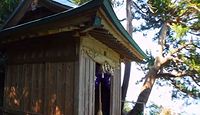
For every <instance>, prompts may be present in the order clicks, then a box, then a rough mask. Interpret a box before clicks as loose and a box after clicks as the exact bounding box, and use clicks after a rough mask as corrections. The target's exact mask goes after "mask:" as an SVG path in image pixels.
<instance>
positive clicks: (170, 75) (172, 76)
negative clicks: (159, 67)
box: [157, 71, 191, 78]
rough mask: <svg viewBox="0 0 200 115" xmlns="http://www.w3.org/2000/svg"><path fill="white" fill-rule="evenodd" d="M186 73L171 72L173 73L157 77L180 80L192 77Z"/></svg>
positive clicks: (160, 74) (161, 74)
mask: <svg viewBox="0 0 200 115" xmlns="http://www.w3.org/2000/svg"><path fill="white" fill-rule="evenodd" d="M190 75H191V74H189V73H188V72H186V71H182V72H171V73H159V74H158V75H157V76H158V77H162V78H178V77H179V78H180V77H185V76H190Z"/></svg>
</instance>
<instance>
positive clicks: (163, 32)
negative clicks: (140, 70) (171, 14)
mask: <svg viewBox="0 0 200 115" xmlns="http://www.w3.org/2000/svg"><path fill="white" fill-rule="evenodd" d="M168 28H169V26H168V24H167V22H165V23H164V24H163V26H162V28H161V29H160V32H159V39H158V47H159V55H162V52H163V47H164V44H165V39H166V34H167V31H168Z"/></svg>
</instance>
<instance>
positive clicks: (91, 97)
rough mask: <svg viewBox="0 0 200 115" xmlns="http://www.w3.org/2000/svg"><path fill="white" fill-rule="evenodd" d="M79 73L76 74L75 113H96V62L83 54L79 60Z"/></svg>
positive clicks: (82, 114) (92, 114) (88, 114)
mask: <svg viewBox="0 0 200 115" xmlns="http://www.w3.org/2000/svg"><path fill="white" fill-rule="evenodd" d="M79 64H80V66H79V74H77V76H76V79H75V80H76V81H75V82H76V84H77V85H76V86H75V90H76V93H75V95H76V97H75V98H76V100H75V101H76V105H75V112H76V113H75V115H94V108H95V67H96V63H95V62H94V61H93V60H92V59H91V58H89V57H88V56H87V55H84V54H82V55H81V56H80V62H79Z"/></svg>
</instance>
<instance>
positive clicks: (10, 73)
mask: <svg viewBox="0 0 200 115" xmlns="http://www.w3.org/2000/svg"><path fill="white" fill-rule="evenodd" d="M57 37H58V38H57V39H54V38H56V37H55V36H54V37H49V38H48V39H46V38H43V39H42V40H40V39H35V40H32V41H28V40H27V41H23V42H20V43H15V44H11V45H10V47H8V48H7V50H6V51H7V54H8V65H7V68H6V79H5V88H4V89H5V90H4V109H7V110H9V111H12V112H13V113H15V114H19V112H20V113H23V114H30V115H32V114H43V115H73V114H74V85H75V84H74V76H75V61H74V60H75V41H73V40H70V39H63V38H62V37H59V36H57ZM64 37H66V36H64ZM9 115H10V114H9Z"/></svg>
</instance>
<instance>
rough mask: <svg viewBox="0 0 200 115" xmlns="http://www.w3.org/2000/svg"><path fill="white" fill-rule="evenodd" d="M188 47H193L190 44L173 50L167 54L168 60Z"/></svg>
mask: <svg viewBox="0 0 200 115" xmlns="http://www.w3.org/2000/svg"><path fill="white" fill-rule="evenodd" d="M189 45H193V44H192V42H190V43H187V44H184V45H183V46H181V47H179V48H176V49H173V50H172V52H171V53H169V54H168V57H169V58H170V57H171V56H172V55H173V54H175V53H177V52H180V51H181V50H183V49H184V48H186V47H188V46H189Z"/></svg>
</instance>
